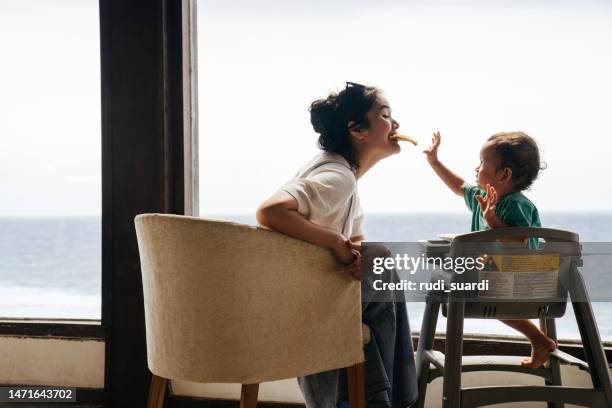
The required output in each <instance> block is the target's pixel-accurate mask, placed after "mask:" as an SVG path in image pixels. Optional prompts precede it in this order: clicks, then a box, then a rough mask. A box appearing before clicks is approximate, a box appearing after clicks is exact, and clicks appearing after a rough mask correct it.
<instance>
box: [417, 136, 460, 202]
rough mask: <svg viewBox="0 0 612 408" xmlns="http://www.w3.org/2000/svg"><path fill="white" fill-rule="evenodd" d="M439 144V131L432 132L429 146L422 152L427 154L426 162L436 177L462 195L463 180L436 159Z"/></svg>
mask: <svg viewBox="0 0 612 408" xmlns="http://www.w3.org/2000/svg"><path fill="white" fill-rule="evenodd" d="M439 146H440V132H436V133H434V134H433V137H432V138H431V146H430V147H429V149H427V150H424V151H423V153H425V155H426V156H427V162H428V163H429V165H430V166H431V168H432V169H433V170H434V171H435V172H436V174H437V175H438V177H440V179H441V180H442V181H443V182H444V184H446V185H447V186H448V188H450V189H451V191H452V192H453V193H455V194H457V195H460V196H462V195H463V185H464V184H465V180H463V179H462V178H461V177H459V176H458V175H456V174H455V173H453V172H452V171H451V170H450V169H449V168H448V167H446V166H445V165H444V164H442V163H441V162H440V160H438V147H439Z"/></svg>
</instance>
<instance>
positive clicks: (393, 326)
mask: <svg viewBox="0 0 612 408" xmlns="http://www.w3.org/2000/svg"><path fill="white" fill-rule="evenodd" d="M309 111H310V120H311V123H312V126H313V128H314V130H315V132H317V133H318V134H319V147H320V148H321V149H322V150H323V152H322V153H320V154H318V155H317V156H315V157H314V158H313V159H312V160H311V161H310V162H308V163H307V164H306V165H305V166H304V167H302V169H301V170H300V171H298V173H297V174H296V175H295V176H294V177H293V178H292V179H291V180H290V181H289V182H287V183H286V184H285V185H283V186H282V187H281V189H280V190H279V191H278V192H277V193H275V194H274V195H273V196H272V197H270V198H269V199H267V200H266V201H265V202H263V203H262V204H261V206H260V207H259V209H258V210H257V221H258V222H259V223H260V224H261V225H262V226H265V227H268V228H271V229H274V230H276V231H280V232H282V233H285V234H287V235H290V236H293V237H296V238H299V239H302V240H304V241H308V242H311V243H313V244H317V245H321V246H324V247H327V248H329V249H331V250H332V251H333V252H334V254H335V256H336V257H337V258H338V260H340V262H342V263H343V264H344V265H345V266H344V272H345V273H347V274H349V275H350V276H352V277H353V278H354V279H357V280H358V279H360V278H361V276H360V262H361V256H360V253H359V249H360V245H361V241H363V240H364V239H365V236H364V232H363V227H362V221H363V211H362V209H361V205H360V203H359V194H358V190H357V181H358V180H359V179H360V178H361V177H362V176H363V175H364V174H365V173H366V172H367V171H369V170H370V169H371V168H372V167H373V166H374V165H375V164H376V163H378V162H379V161H380V160H382V159H384V158H385V157H388V156H391V155H393V154H395V153H398V152H399V151H400V150H401V149H400V146H399V144H398V142H397V140H395V139H394V135H395V134H396V133H397V128H398V127H399V123H398V122H397V121H396V120H394V119H393V118H392V116H391V108H390V105H389V103H388V102H387V100H386V99H385V98H384V96H383V95H382V93H381V91H380V90H378V89H376V88H374V87H369V86H363V85H359V84H354V83H349V82H347V87H346V88H345V89H344V90H343V91H341V92H339V93H331V94H330V95H329V96H328V97H327V98H325V99H320V100H316V101H314V102H313V103H312V104H311V106H310V109H309ZM362 288H363V284H362ZM363 300H364V299H362V301H363ZM362 311H363V313H362V317H363V321H364V323H366V324H367V325H368V326H370V329H371V331H372V334H373V336H372V341H371V342H370V343H369V344H368V345H367V346H366V347H365V349H364V352H365V356H366V363H365V371H366V403H367V404H368V405H369V406H380V407H394V408H395V407H405V406H408V405H409V404H411V403H412V402H413V401H414V400H416V396H417V395H416V381H415V373H414V372H415V369H414V358H413V351H412V342H411V338H410V328H409V325H408V316H407V313H406V305H405V303H403V302H400V303H393V302H387V303H378V302H377V303H374V302H372V303H370V302H367V301H366V302H363V303H362ZM298 382H299V385H300V389H301V390H302V393H303V394H304V398H305V400H306V405H307V407H309V408H311V407H317V408H319V407H325V408H327V407H335V406H336V400H337V394H338V391H339V389H340V391H341V392H342V391H343V389H342V387H340V388H339V387H338V382H339V370H331V371H327V372H324V373H318V374H313V375H309V376H307V377H303V378H299V379H298Z"/></svg>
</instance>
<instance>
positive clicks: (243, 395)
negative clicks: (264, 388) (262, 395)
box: [240, 384, 259, 408]
mask: <svg viewBox="0 0 612 408" xmlns="http://www.w3.org/2000/svg"><path fill="white" fill-rule="evenodd" d="M258 393H259V384H242V390H241V391H240V408H255V407H257V394H258Z"/></svg>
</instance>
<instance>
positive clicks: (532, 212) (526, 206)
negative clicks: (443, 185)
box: [463, 186, 542, 248]
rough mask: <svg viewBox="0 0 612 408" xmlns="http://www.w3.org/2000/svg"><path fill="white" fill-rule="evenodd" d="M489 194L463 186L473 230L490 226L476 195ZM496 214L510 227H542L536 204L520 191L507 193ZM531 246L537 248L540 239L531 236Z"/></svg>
mask: <svg viewBox="0 0 612 408" xmlns="http://www.w3.org/2000/svg"><path fill="white" fill-rule="evenodd" d="M477 195H481V196H483V197H486V196H487V193H486V192H484V191H483V190H480V189H479V188H478V187H475V186H465V187H463V198H464V199H465V204H466V205H467V206H468V208H469V209H470V211H472V231H481V230H485V229H488V228H489V225H488V224H487V222H486V221H485V220H484V218H483V217H482V211H481V210H480V204H479V203H478V201H477V200H476V196H477ZM495 215H497V217H498V218H499V219H500V220H501V222H503V223H504V224H506V225H507V226H509V227H541V226H542V223H541V222H540V215H539V214H538V209H537V208H536V206H535V205H534V204H533V203H532V202H531V201H529V199H528V198H527V197H525V195H524V194H523V193H521V192H520V191H517V192H515V193H510V194H506V195H505V196H503V197H502V198H501V199H500V200H499V201H498V202H497V205H496V206H495ZM529 247H530V248H537V247H538V239H537V238H530V239H529Z"/></svg>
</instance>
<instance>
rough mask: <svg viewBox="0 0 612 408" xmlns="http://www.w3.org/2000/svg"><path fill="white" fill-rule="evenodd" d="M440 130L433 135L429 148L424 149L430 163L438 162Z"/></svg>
mask: <svg viewBox="0 0 612 408" xmlns="http://www.w3.org/2000/svg"><path fill="white" fill-rule="evenodd" d="M440 140H441V138H440V132H435V133H434V134H433V136H432V137H431V146H429V149H426V150H423V153H425V155H426V157H427V162H428V163H429V164H433V163H437V162H438V147H440Z"/></svg>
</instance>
